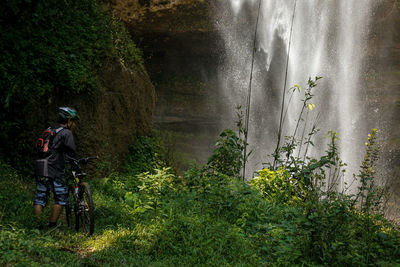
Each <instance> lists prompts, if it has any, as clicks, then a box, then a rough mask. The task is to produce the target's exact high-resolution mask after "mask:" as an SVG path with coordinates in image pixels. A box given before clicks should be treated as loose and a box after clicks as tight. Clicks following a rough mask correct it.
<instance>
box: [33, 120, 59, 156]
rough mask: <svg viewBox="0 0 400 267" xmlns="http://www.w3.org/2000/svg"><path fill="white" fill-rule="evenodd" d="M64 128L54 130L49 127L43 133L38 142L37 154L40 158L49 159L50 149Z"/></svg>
mask: <svg viewBox="0 0 400 267" xmlns="http://www.w3.org/2000/svg"><path fill="white" fill-rule="evenodd" d="M62 129H64V127H59V128H52V127H49V128H47V129H46V130H44V131H43V133H42V136H41V137H39V138H38V139H37V141H36V152H37V154H38V156H39V158H41V159H43V158H47V157H48V156H50V147H51V144H52V142H53V140H54V137H55V136H56V134H58V133H59V132H60V131H61V130H62Z"/></svg>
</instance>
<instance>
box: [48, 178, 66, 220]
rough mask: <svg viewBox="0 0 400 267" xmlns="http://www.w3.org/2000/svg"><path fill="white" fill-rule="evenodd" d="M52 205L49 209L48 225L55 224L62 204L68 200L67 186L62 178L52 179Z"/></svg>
mask: <svg viewBox="0 0 400 267" xmlns="http://www.w3.org/2000/svg"><path fill="white" fill-rule="evenodd" d="M53 193H54V205H53V207H52V209H51V216H50V220H49V221H50V225H52V226H55V225H56V223H57V220H58V218H59V217H60V214H61V212H62V208H63V206H66V205H67V204H68V202H69V199H68V188H67V186H66V184H65V181H64V179H63V178H59V179H54V180H53Z"/></svg>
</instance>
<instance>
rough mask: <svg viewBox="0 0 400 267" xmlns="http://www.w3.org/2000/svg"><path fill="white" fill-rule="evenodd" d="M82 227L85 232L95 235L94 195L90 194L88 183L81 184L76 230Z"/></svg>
mask: <svg viewBox="0 0 400 267" xmlns="http://www.w3.org/2000/svg"><path fill="white" fill-rule="evenodd" d="M80 226H81V227H82V230H83V231H84V232H86V233H88V234H89V235H91V234H93V232H94V205H93V199H92V193H91V192H90V188H89V185H88V184H87V183H81V184H80V185H79V200H78V212H77V217H76V221H75V229H76V230H77V231H78V230H79V228H80Z"/></svg>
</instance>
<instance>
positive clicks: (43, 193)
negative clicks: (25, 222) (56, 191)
mask: <svg viewBox="0 0 400 267" xmlns="http://www.w3.org/2000/svg"><path fill="white" fill-rule="evenodd" d="M49 192H50V190H49V188H48V183H47V179H46V178H44V177H38V180H37V183H36V195H35V199H34V201H33V203H34V205H33V213H34V214H36V215H37V217H38V218H40V216H41V214H42V211H43V208H44V206H46V203H47V199H48V197H49Z"/></svg>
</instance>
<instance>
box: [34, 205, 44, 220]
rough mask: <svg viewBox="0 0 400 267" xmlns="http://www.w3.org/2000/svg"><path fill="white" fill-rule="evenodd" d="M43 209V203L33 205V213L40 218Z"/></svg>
mask: <svg viewBox="0 0 400 267" xmlns="http://www.w3.org/2000/svg"><path fill="white" fill-rule="evenodd" d="M42 211H43V206H42V205H39V204H35V205H34V206H33V213H34V214H36V216H37V217H38V218H40V215H42Z"/></svg>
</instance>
